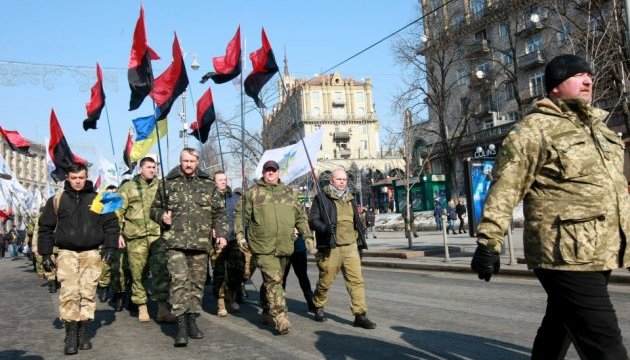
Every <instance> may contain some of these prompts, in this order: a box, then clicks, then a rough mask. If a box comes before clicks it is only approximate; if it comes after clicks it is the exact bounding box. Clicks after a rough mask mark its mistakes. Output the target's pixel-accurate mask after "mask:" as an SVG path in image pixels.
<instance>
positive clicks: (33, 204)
mask: <svg viewBox="0 0 630 360" xmlns="http://www.w3.org/2000/svg"><path fill="white" fill-rule="evenodd" d="M42 205H43V199H42V193H41V192H40V191H39V189H35V192H33V196H31V198H30V199H29V201H28V202H27V203H26V207H27V209H28V211H29V212H30V213H37V212H38V211H39V208H40V207H42Z"/></svg>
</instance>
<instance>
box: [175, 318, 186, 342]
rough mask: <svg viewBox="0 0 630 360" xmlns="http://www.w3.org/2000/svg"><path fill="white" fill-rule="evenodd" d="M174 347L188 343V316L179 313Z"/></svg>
mask: <svg viewBox="0 0 630 360" xmlns="http://www.w3.org/2000/svg"><path fill="white" fill-rule="evenodd" d="M174 345H175V346H176V347H181V346H186V345H188V316H187V314H181V315H179V316H178V317H177V335H175V344H174Z"/></svg>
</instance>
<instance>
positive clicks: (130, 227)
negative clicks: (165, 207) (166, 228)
mask: <svg viewBox="0 0 630 360" xmlns="http://www.w3.org/2000/svg"><path fill="white" fill-rule="evenodd" d="M159 184H160V181H159V180H158V179H157V178H156V179H153V180H152V181H151V182H150V183H148V182H146V181H145V180H144V179H142V177H141V176H140V175H136V176H134V178H133V179H132V180H131V181H127V182H126V183H124V184H123V185H122V186H121V187H120V189H118V193H119V194H120V196H122V198H123V206H122V208H121V209H120V210H119V214H120V216H121V218H122V219H123V220H124V221H121V222H120V228H121V231H120V232H121V233H122V235H123V236H124V237H125V239H128V240H133V239H138V238H143V237H146V236H159V235H160V225H159V224H158V223H156V222H155V221H153V220H151V218H150V217H149V213H150V210H151V204H153V199H155V193H156V192H157V190H158V187H159Z"/></svg>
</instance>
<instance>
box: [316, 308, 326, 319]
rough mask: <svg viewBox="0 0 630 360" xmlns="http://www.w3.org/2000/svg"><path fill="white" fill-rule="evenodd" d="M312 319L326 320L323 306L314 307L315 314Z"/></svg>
mask: <svg viewBox="0 0 630 360" xmlns="http://www.w3.org/2000/svg"><path fill="white" fill-rule="evenodd" d="M313 320H315V321H317V322H324V321H326V314H325V313H324V308H323V307H316V308H315V316H313Z"/></svg>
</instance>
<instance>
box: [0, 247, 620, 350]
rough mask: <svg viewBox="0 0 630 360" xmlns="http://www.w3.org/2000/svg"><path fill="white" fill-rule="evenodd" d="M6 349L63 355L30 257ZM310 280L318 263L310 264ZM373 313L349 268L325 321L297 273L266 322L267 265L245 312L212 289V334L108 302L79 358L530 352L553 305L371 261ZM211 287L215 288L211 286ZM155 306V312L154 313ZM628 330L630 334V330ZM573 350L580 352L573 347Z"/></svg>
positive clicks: (0, 346) (205, 324)
mask: <svg viewBox="0 0 630 360" xmlns="http://www.w3.org/2000/svg"><path fill="white" fill-rule="evenodd" d="M0 274H2V280H1V281H2V282H1V285H0V301H1V303H2V304H3V305H4V306H3V311H2V312H1V313H0V314H1V315H0V322H1V323H2V324H3V326H2V336H0V359H20V360H27V359H28V360H39V359H64V358H68V357H67V356H65V355H63V337H64V330H63V326H62V324H61V322H60V321H59V320H58V319H57V316H58V297H57V294H49V293H48V291H47V289H46V288H45V287H43V286H42V284H43V282H42V281H41V280H39V279H38V278H37V277H36V276H35V274H34V273H33V272H32V269H31V268H30V266H29V265H28V264H27V263H26V260H24V259H21V260H19V261H10V260H8V259H2V260H0ZM309 275H310V277H311V283H312V284H313V285H314V284H315V282H316V276H317V269H316V267H315V266H314V265H313V264H309ZM364 277H365V280H366V297H367V301H368V307H369V311H368V316H369V317H370V319H372V320H373V321H375V322H376V323H377V324H378V327H377V328H376V329H375V330H363V329H359V328H355V327H353V326H352V321H353V316H352V315H351V313H350V309H349V296H348V294H347V292H346V289H345V286H344V284H343V279H342V277H341V275H339V277H338V278H337V281H336V282H335V284H334V286H333V288H332V290H331V294H330V301H329V303H328V305H327V306H326V312H327V314H328V317H329V319H328V321H327V322H325V323H318V322H315V321H313V320H312V319H311V315H310V314H308V313H307V312H306V304H305V303H304V299H303V297H302V293H301V290H300V289H299V286H298V284H297V279H296V278H295V276H294V275H291V276H290V277H289V281H288V285H287V303H288V306H289V309H290V315H289V317H290V320H291V322H292V323H293V327H292V329H291V332H290V333H289V334H288V335H285V336H278V335H275V334H274V331H273V329H272V328H271V327H269V326H264V325H262V324H261V322H260V319H259V308H258V305H257V298H258V291H257V286H259V285H260V275H259V274H258V273H256V274H255V275H254V277H253V282H254V283H253V284H248V286H247V290H248V294H249V298H248V299H247V301H246V303H245V304H244V305H243V306H242V307H241V310H240V311H239V312H238V313H234V314H231V315H229V316H228V317H225V318H218V317H217V316H216V315H215V314H216V306H215V299H214V297H213V296H212V295H211V291H207V292H206V295H205V298H204V310H205V311H204V313H203V314H202V315H201V317H200V320H199V325H200V328H201V329H202V330H203V331H204V332H205V334H206V336H205V338H204V339H202V340H191V341H190V343H189V346H188V347H186V348H174V347H173V336H174V335H175V332H176V327H175V326H174V325H160V324H157V323H155V322H153V321H152V322H150V323H147V324H139V323H138V321H137V318H136V317H134V316H133V315H131V314H130V313H129V312H128V311H123V312H121V313H116V312H114V311H113V310H112V309H111V307H109V306H108V305H107V304H101V303H99V304H98V306H97V312H96V321H94V322H93V324H92V327H91V333H92V335H93V340H92V343H93V345H94V348H93V349H92V350H88V351H80V352H79V354H78V355H75V356H73V357H72V358H74V359H436V360H438V359H440V360H441V359H458V360H460V359H480V360H481V359H483V360H498V359H515V360H520V359H529V353H530V349H531V344H532V342H533V339H534V336H535V333H536V329H537V327H538V325H539V323H540V320H541V318H542V315H543V312H544V308H545V296H544V292H543V290H542V288H541V287H540V285H539V284H538V282H537V281H536V280H535V279H534V278H531V277H514V276H497V277H496V278H493V279H492V281H491V282H489V283H485V282H482V281H480V280H477V279H476V277H475V276H474V275H473V274H470V273H457V272H447V271H411V270H401V269H385V268H373V267H366V268H364ZM208 290H210V289H209V288H208ZM610 291H611V296H612V299H613V302H614V304H615V307H616V310H617V314H618V316H619V320H620V324H621V327H622V333H623V334H625V335H627V334H630V311H629V310H630V296H628V293H629V292H630V287H628V286H627V285H625V284H611V286H610ZM155 310H156V309H155V307H154V306H151V307H150V313H151V315H152V316H153V315H154V314H155ZM626 339H627V337H626ZM629 346H630V342H628V341H627V340H626V347H629ZM567 359H577V356H576V354H575V352H574V351H573V350H571V352H570V354H569V356H568V357H567Z"/></svg>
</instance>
